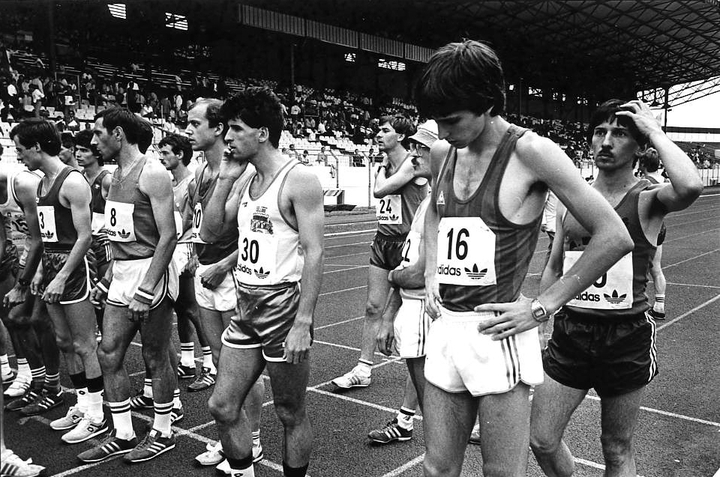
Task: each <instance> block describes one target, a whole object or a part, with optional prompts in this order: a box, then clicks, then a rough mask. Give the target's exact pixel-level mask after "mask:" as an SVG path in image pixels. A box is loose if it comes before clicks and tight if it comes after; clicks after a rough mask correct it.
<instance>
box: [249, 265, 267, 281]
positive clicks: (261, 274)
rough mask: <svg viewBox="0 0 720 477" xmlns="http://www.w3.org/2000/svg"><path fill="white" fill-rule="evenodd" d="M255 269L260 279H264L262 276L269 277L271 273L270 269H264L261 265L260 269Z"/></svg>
mask: <svg viewBox="0 0 720 477" xmlns="http://www.w3.org/2000/svg"><path fill="white" fill-rule="evenodd" d="M253 271H254V272H255V276H256V277H258V278H260V279H262V278H267V277H268V275H270V272H269V271H268V272H266V271H264V270H263V269H262V267H260V270H253Z"/></svg>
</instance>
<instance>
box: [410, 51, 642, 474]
mask: <svg viewBox="0 0 720 477" xmlns="http://www.w3.org/2000/svg"><path fill="white" fill-rule="evenodd" d="M468 85H471V86H470V87H468ZM416 99H417V102H418V110H419V112H420V114H421V115H423V116H428V117H432V118H434V119H435V120H436V121H437V123H438V129H439V133H440V134H439V136H440V139H444V140H445V141H438V142H437V143H435V145H434V146H433V149H432V152H431V153H432V170H433V179H434V182H433V183H434V188H433V192H432V202H431V203H430V206H429V207H428V211H427V215H426V217H425V252H426V266H425V290H426V294H427V298H426V307H427V308H428V312H429V313H430V315H431V317H433V318H434V319H435V321H434V322H433V324H432V326H431V328H430V335H429V337H428V343H427V346H426V353H427V358H426V362H425V379H426V381H427V382H426V386H425V396H424V406H425V414H424V429H425V442H426V447H427V451H426V454H425V461H424V467H425V474H426V475H430V476H435V475H459V474H460V472H461V469H462V462H463V457H464V451H465V447H466V445H467V442H468V438H469V436H470V432H471V430H472V427H473V424H474V422H475V419H476V416H477V417H479V419H480V422H481V424H482V425H481V428H480V432H481V451H482V458H483V475H485V476H496V475H503V476H510V475H512V476H524V475H525V469H526V467H527V455H528V440H529V425H528V423H529V416H530V402H529V391H530V386H532V385H536V384H539V383H540V382H541V381H542V365H541V360H540V344H539V338H538V331H537V330H536V329H535V328H536V327H537V326H538V324H539V323H540V322H543V321H546V320H547V319H548V318H549V316H550V313H552V312H554V311H555V310H557V309H558V308H559V307H560V306H561V305H562V304H563V303H565V302H566V301H568V300H570V299H571V298H572V297H573V296H575V295H576V294H577V293H579V292H580V291H582V290H583V289H584V288H586V287H587V286H588V285H589V284H590V283H592V281H593V280H594V279H596V278H597V277H598V276H600V275H601V274H602V273H603V272H604V271H605V270H607V269H608V268H609V267H610V265H612V264H613V263H614V262H615V261H617V259H618V258H620V257H621V256H622V255H624V254H625V253H627V252H628V251H629V250H630V248H631V247H632V242H631V240H630V238H629V236H628V234H627V232H626V231H624V230H623V228H622V225H621V224H622V223H621V222H620V219H619V217H617V215H615V213H614V212H613V210H612V208H611V207H610V206H609V205H608V204H607V203H606V202H605V201H603V200H602V197H600V195H599V194H598V193H597V192H595V191H594V190H593V189H592V188H590V186H589V185H588V184H587V183H586V182H585V181H583V180H582V178H581V177H580V176H579V175H578V173H577V170H576V169H575V167H574V166H573V164H572V162H571V161H570V159H569V158H568V157H567V155H566V154H565V153H564V152H563V151H562V149H560V147H559V146H557V145H556V144H554V143H553V142H552V141H550V140H548V139H545V138H542V137H540V136H538V135H536V134H534V133H532V132H529V131H526V130H524V129H522V128H519V127H517V126H515V125H513V124H510V123H508V122H507V121H506V120H505V119H504V118H503V117H502V116H501V114H502V113H503V110H504V108H505V81H504V77H503V71H502V67H501V65H500V61H499V59H498V58H497V56H496V54H495V52H494V51H493V50H492V49H491V48H489V47H488V46H487V45H485V44H483V43H480V42H477V41H472V40H467V41H464V42H462V43H450V44H448V45H446V46H444V47H442V48H440V49H439V50H438V51H437V52H436V53H435V54H434V55H433V56H432V57H431V58H430V61H429V62H428V64H427V65H426V68H425V70H424V71H423V73H422V75H421V77H420V79H419V82H418V85H417V89H416ZM548 188H550V189H552V190H553V191H554V192H555V193H556V195H557V196H558V197H560V198H562V200H563V201H565V202H567V204H568V205H569V207H570V209H571V210H573V212H574V213H575V214H576V215H577V216H578V217H582V218H583V219H582V220H583V224H584V225H586V227H587V228H588V230H591V231H592V239H591V240H590V242H589V244H588V248H587V250H588V253H587V255H586V257H584V259H583V260H579V261H578V262H577V264H576V265H575V266H574V267H573V268H572V269H571V270H569V271H568V272H567V274H566V276H565V277H564V279H563V280H562V281H559V282H558V283H557V284H555V285H554V286H553V287H551V288H549V289H547V290H545V291H544V292H543V293H542V294H541V295H540V296H539V297H538V298H537V299H534V300H533V299H530V298H526V297H524V296H523V295H521V294H520V288H521V285H522V283H523V280H524V278H525V275H526V273H527V270H528V266H529V264H530V259H531V258H532V256H533V253H534V252H535V248H536V245H537V240H538V234H539V232H540V223H541V216H542V210H543V205H544V203H545V197H546V195H547V190H548Z"/></svg>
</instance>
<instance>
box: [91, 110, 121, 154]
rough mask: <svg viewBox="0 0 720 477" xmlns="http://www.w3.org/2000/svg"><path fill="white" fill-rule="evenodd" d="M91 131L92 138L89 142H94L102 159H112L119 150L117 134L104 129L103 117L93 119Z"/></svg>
mask: <svg viewBox="0 0 720 477" xmlns="http://www.w3.org/2000/svg"><path fill="white" fill-rule="evenodd" d="M92 132H93V138H92V140H91V141H90V144H94V145H95V146H96V147H97V148H98V151H100V154H101V155H102V157H103V159H104V160H106V161H109V160H111V159H113V158H114V157H115V156H116V155H117V153H118V152H119V151H120V146H121V143H120V140H119V139H118V137H117V135H116V134H114V132H112V131H108V130H107V129H105V126H104V125H103V118H98V119H97V120H96V121H95V125H94V126H93V130H92Z"/></svg>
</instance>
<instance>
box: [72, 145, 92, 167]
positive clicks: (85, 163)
mask: <svg viewBox="0 0 720 477" xmlns="http://www.w3.org/2000/svg"><path fill="white" fill-rule="evenodd" d="M75 160H77V163H78V165H79V166H80V167H89V166H92V165H93V164H95V163H96V162H97V157H95V154H93V152H92V150H90V148H88V147H85V146H75Z"/></svg>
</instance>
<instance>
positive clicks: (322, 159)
mask: <svg viewBox="0 0 720 477" xmlns="http://www.w3.org/2000/svg"><path fill="white" fill-rule="evenodd" d="M330 154H331V155H332V156H333V157H334V158H335V162H337V157H336V156H335V153H334V152H332V149H331V150H330ZM315 162H316V163H317V164H318V165H320V166H327V165H328V156H327V153H326V152H325V146H320V152H318V153H317V157H316V159H315Z"/></svg>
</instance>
